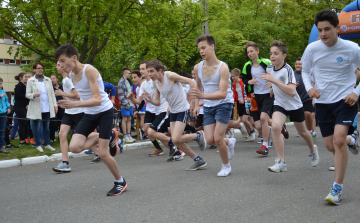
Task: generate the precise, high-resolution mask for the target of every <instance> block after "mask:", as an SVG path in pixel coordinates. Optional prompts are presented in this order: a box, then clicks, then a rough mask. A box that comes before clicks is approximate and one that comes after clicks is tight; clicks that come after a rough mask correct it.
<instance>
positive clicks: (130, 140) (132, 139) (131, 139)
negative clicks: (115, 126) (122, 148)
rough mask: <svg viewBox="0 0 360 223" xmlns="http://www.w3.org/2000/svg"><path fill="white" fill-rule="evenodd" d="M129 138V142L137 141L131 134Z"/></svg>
mask: <svg viewBox="0 0 360 223" xmlns="http://www.w3.org/2000/svg"><path fill="white" fill-rule="evenodd" d="M128 140H129V142H135V141H136V140H135V139H134V138H133V137H131V135H128Z"/></svg>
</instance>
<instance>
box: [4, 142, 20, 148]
mask: <svg viewBox="0 0 360 223" xmlns="http://www.w3.org/2000/svg"><path fill="white" fill-rule="evenodd" d="M5 148H6V149H14V148H19V147H18V146H15V145H13V144H11V143H10V144H8V145H6V147H5Z"/></svg>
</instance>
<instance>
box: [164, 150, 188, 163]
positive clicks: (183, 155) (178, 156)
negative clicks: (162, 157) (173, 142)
mask: <svg viewBox="0 0 360 223" xmlns="http://www.w3.org/2000/svg"><path fill="white" fill-rule="evenodd" d="M179 153H180V152H179ZM184 157H185V153H184V152H183V153H180V155H177V154H175V155H173V156H172V157H170V158H169V159H167V160H166V161H167V162H172V161H180V160H183V159H184Z"/></svg>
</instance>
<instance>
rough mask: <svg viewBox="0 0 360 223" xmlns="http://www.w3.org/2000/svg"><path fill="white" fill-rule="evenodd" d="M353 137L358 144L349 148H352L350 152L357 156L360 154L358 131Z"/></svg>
mask: <svg viewBox="0 0 360 223" xmlns="http://www.w3.org/2000/svg"><path fill="white" fill-rule="evenodd" d="M352 135H353V136H354V138H355V140H356V142H355V145H353V146H349V148H350V152H351V153H352V154H354V155H357V154H359V149H360V140H359V132H358V130H355V131H354V133H353V134H352Z"/></svg>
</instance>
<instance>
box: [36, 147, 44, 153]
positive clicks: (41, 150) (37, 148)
mask: <svg viewBox="0 0 360 223" xmlns="http://www.w3.org/2000/svg"><path fill="white" fill-rule="evenodd" d="M36 150H37V151H39V152H41V153H43V152H44V150H43V148H42V147H41V146H38V147H36Z"/></svg>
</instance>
